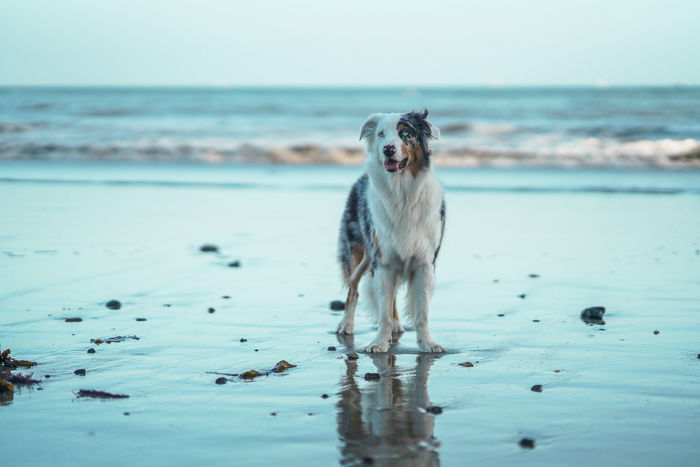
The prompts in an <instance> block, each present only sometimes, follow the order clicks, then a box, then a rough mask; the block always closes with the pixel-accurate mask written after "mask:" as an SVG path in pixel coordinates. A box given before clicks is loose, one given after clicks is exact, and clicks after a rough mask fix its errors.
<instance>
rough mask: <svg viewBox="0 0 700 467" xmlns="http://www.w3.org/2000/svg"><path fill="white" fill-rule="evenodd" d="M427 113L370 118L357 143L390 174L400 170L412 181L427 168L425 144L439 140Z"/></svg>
mask: <svg viewBox="0 0 700 467" xmlns="http://www.w3.org/2000/svg"><path fill="white" fill-rule="evenodd" d="M427 117H428V110H427V109H426V110H424V111H423V112H409V113H405V114H399V113H392V114H373V115H370V117H369V118H368V119H367V121H366V122H365V123H364V125H362V130H361V131H360V139H364V140H365V141H366V143H367V154H368V156H369V157H370V158H372V159H373V162H377V163H379V164H381V165H383V166H384V169H385V170H386V171H387V172H388V173H390V174H399V173H401V172H403V171H404V170H406V169H408V171H409V172H410V173H411V174H412V175H413V176H414V177H415V176H416V175H417V174H418V173H419V172H420V171H421V170H422V169H424V168H428V167H430V146H429V145H428V141H429V140H430V139H431V138H432V139H437V138H439V137H440V130H438V128H437V127H436V126H435V125H433V124H432V123H430V122H429V121H428V120H427Z"/></svg>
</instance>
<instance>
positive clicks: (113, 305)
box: [105, 300, 122, 310]
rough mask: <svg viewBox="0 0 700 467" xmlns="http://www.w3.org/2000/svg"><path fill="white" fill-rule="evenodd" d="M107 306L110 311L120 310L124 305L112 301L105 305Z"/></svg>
mask: <svg viewBox="0 0 700 467" xmlns="http://www.w3.org/2000/svg"><path fill="white" fill-rule="evenodd" d="M105 306H106V307H107V308H109V309H110V310H118V309H120V308H121V307H122V303H121V302H120V301H119V300H110V301H108V302H107V303H105Z"/></svg>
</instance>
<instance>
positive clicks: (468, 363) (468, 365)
mask: <svg viewBox="0 0 700 467" xmlns="http://www.w3.org/2000/svg"><path fill="white" fill-rule="evenodd" d="M459 366H466V367H467V368H473V367H474V364H473V363H472V362H462V363H460V364H459Z"/></svg>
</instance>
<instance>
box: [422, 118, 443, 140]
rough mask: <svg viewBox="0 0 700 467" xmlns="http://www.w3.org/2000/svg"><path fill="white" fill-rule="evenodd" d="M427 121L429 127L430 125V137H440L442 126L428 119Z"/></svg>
mask: <svg viewBox="0 0 700 467" xmlns="http://www.w3.org/2000/svg"><path fill="white" fill-rule="evenodd" d="M425 123H427V124H428V127H430V137H431V138H433V139H440V128H438V127H436V126H435V125H433V124H432V123H430V122H429V121H428V120H426V121H425Z"/></svg>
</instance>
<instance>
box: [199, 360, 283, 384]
mask: <svg viewBox="0 0 700 467" xmlns="http://www.w3.org/2000/svg"><path fill="white" fill-rule="evenodd" d="M295 367H296V365H294V364H292V363H289V362H288V361H287V360H280V361H279V362H277V363H276V364H275V366H274V367H272V368H271V369H270V370H263V371H258V370H248V371H245V372H243V373H218V372H214V371H208V372H207V373H212V374H215V375H225V376H238V377H239V378H240V379H244V380H248V381H252V380H253V379H255V378H258V377H260V376H268V375H269V374H271V373H282V372H284V371H286V370H288V369H289V368H295Z"/></svg>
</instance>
